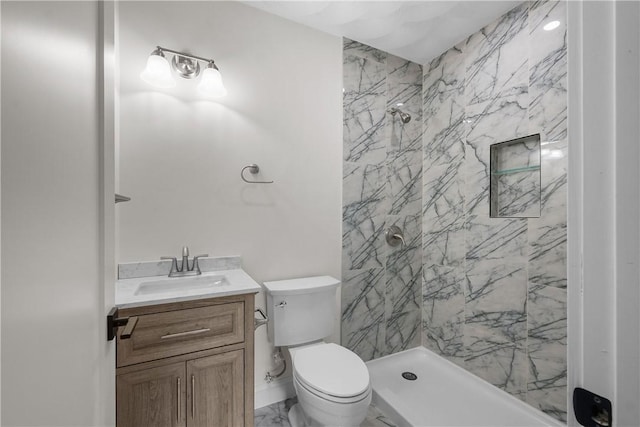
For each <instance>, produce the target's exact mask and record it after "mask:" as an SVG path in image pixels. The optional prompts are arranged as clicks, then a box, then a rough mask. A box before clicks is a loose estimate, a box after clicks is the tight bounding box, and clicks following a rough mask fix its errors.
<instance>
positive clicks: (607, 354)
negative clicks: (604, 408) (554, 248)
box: [568, 2, 640, 426]
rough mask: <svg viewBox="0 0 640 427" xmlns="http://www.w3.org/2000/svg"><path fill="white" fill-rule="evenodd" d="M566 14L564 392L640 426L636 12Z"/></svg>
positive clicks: (579, 6)
mask: <svg viewBox="0 0 640 427" xmlns="http://www.w3.org/2000/svg"><path fill="white" fill-rule="evenodd" d="M569 12H570V13H569V36H568V42H569V55H570V58H569V83H570V89H569V94H570V96H569V100H570V104H569V113H570V116H569V125H570V128H569V135H570V138H571V139H570V143H569V146H570V147H571V148H570V151H569V157H570V165H569V183H570V191H569V257H570V259H569V340H570V341H569V360H570V363H569V368H570V371H569V390H570V392H572V391H573V389H574V387H577V386H579V387H583V388H586V389H589V390H591V391H593V392H594V393H597V394H600V395H602V396H605V397H606V398H608V399H610V400H611V401H612V403H613V411H614V413H613V423H614V425H618V426H630V425H636V424H637V422H638V418H640V413H639V410H640V409H639V408H638V401H639V400H640V372H639V371H640V367H639V359H640V341H639V337H638V331H637V329H636V328H637V325H638V324H639V323H640V321H639V316H640V315H639V313H638V303H639V302H640V295H639V290H638V285H639V283H640V268H639V262H640V247H639V245H640V244H639V241H640V227H639V224H638V220H639V216H640V204H639V201H638V194H639V193H640V174H639V172H638V167H637V166H638V159H639V157H640V149H639V148H638V133H639V129H638V117H639V116H640V105H639V104H638V103H639V101H638V99H639V98H638V95H637V94H638V93H639V92H640V82H638V72H639V71H640V62H639V61H640V52H639V48H640V34H639V30H638V28H639V27H640V8H639V6H638V4H637V3H635V2H629V3H627V2H570V3H569ZM568 398H569V402H571V395H569V396H568ZM569 425H577V422H576V420H575V418H573V417H572V418H570V420H569Z"/></svg>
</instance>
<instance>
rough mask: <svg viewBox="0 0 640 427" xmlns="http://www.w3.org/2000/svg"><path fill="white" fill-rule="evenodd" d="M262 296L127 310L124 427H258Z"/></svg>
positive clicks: (119, 403) (120, 388) (120, 360)
mask: <svg viewBox="0 0 640 427" xmlns="http://www.w3.org/2000/svg"><path fill="white" fill-rule="evenodd" d="M253 310H254V295H253V294H250V295H239V296H232V297H219V298H212V299H207V300H197V301H189V302H180V303H173V304H158V305H153V306H145V307H137V308H129V309H120V315H121V316H127V317H132V316H135V317H137V318H138V322H137V325H136V328H135V329H134V331H133V334H132V335H131V338H129V339H121V338H120V334H121V333H122V329H124V328H120V329H119V330H118V336H117V339H118V341H117V347H116V353H117V355H116V361H117V368H116V425H117V426H118V427H142V426H149V427H151V426H153V427H162V426H167V427H178V426H180V427H184V426H186V427H200V426H201V427H209V426H215V427H224V426H229V427H231V426H253V425H254V419H253V399H254V392H253V360H254V359H253V351H254V350H253V337H254V326H253Z"/></svg>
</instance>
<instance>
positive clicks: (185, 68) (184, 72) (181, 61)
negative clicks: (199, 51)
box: [171, 55, 200, 79]
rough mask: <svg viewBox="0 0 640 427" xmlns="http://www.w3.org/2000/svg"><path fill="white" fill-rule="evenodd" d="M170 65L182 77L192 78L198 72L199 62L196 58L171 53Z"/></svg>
mask: <svg viewBox="0 0 640 427" xmlns="http://www.w3.org/2000/svg"><path fill="white" fill-rule="evenodd" d="M171 65H172V66H173V69H174V70H175V71H176V73H178V75H179V76H180V77H182V78H184V79H194V78H196V77H197V76H198V74H200V63H199V62H198V61H197V60H196V59H192V58H187V57H186V56H182V55H173V59H172V60H171Z"/></svg>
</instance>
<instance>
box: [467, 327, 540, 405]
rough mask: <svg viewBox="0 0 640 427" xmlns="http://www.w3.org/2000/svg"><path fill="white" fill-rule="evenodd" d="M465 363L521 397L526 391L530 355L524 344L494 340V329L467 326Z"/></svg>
mask: <svg viewBox="0 0 640 427" xmlns="http://www.w3.org/2000/svg"><path fill="white" fill-rule="evenodd" d="M464 342H465V346H466V348H467V357H466V358H465V362H464V363H465V365H464V367H465V368H466V369H467V370H468V371H470V372H472V373H474V374H475V375H477V376H479V377H480V378H482V379H484V380H486V381H488V382H489V383H491V384H493V385H495V386H496V387H499V388H501V389H502V390H504V391H506V392H508V393H510V394H512V395H513V396H515V397H518V398H520V399H522V400H524V399H525V398H526V393H527V355H526V351H525V349H524V347H523V346H521V345H514V344H509V343H502V342H494V341H493V338H492V335H491V331H487V330H485V329H483V328H477V327H475V325H467V324H465V326H464Z"/></svg>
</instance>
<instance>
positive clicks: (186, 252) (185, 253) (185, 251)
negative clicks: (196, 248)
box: [182, 246, 189, 257]
mask: <svg viewBox="0 0 640 427" xmlns="http://www.w3.org/2000/svg"><path fill="white" fill-rule="evenodd" d="M182 256H183V257H185V256H189V246H183V247H182Z"/></svg>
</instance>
